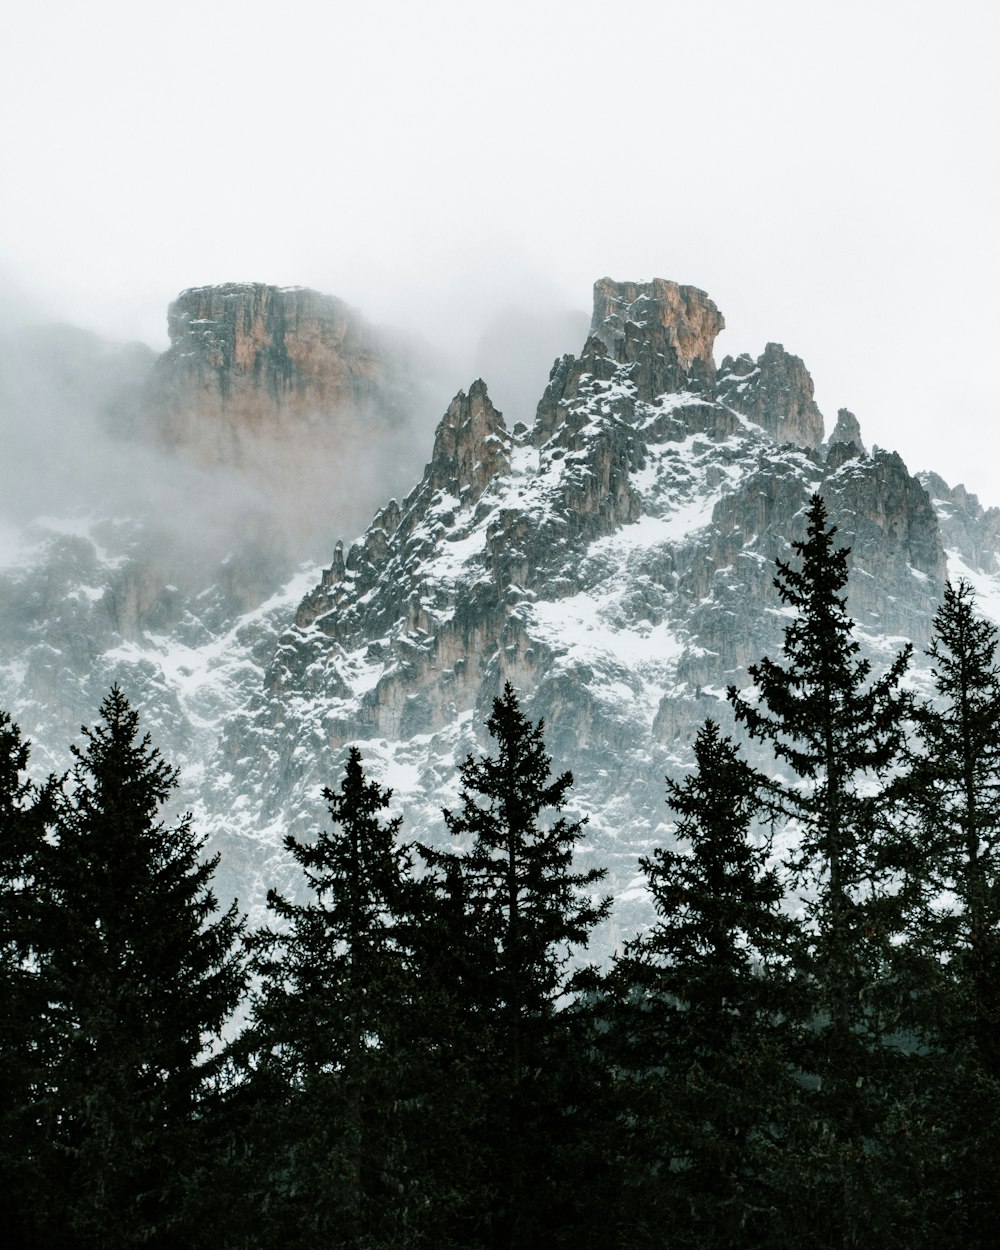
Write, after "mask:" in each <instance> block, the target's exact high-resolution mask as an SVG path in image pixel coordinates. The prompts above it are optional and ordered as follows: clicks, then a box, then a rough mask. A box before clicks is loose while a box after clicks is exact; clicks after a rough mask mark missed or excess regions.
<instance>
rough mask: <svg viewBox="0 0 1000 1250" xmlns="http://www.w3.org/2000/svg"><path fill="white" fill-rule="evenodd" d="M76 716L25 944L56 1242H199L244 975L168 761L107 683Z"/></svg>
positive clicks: (230, 915) (236, 925)
mask: <svg viewBox="0 0 1000 1250" xmlns="http://www.w3.org/2000/svg"><path fill="white" fill-rule="evenodd" d="M101 717H102V718H103V723H100V724H98V725H97V727H96V728H94V729H86V728H85V729H84V730H83V733H84V737H85V744H84V746H83V747H77V746H74V747H73V748H72V750H73V755H74V757H75V760H76V763H75V766H74V768H73V770H72V774H71V783H70V786H69V789H68V792H66V793H65V794H64V795H63V796H61V798H60V803H59V807H58V814H57V827H58V837H57V842H56V844H55V846H54V847H52V848H51V853H50V854H49V856H48V863H47V866H46V873H45V887H46V890H47V893H48V895H49V902H50V910H49V913H48V914H49V922H50V926H51V927H50V932H49V934H48V940H47V942H46V947H45V949H44V951H43V952H42V957H41V975H42V977H43V978H44V983H45V990H46V993H47V996H48V1002H49V1008H48V1015H49V1025H50V1027H51V1030H52V1035H53V1036H54V1038H55V1044H54V1046H53V1049H52V1052H51V1053H50V1054H49V1055H48V1056H47V1061H48V1071H47V1086H48V1088H47V1091H46V1096H45V1099H44V1102H45V1110H46V1111H47V1125H48V1129H49V1132H50V1134H51V1150H50V1154H49V1160H48V1170H47V1178H46V1179H47V1181H48V1183H49V1186H50V1195H51V1201H50V1204H49V1215H50V1225H49V1228H48V1231H47V1239H48V1240H49V1241H51V1242H53V1243H55V1244H60V1245H62V1244H66V1245H72V1246H94V1247H102V1250H110V1248H113V1247H125V1246H138V1245H153V1246H175V1245H184V1246H192V1245H197V1244H199V1227H200V1225H199V1220H200V1217H201V1215H202V1214H203V1212H202V1211H201V1210H200V1209H199V1195H198V1194H197V1193H194V1192H192V1186H191V1185H190V1184H189V1183H188V1180H189V1178H192V1177H194V1176H197V1175H198V1174H199V1169H200V1168H202V1167H204V1166H206V1162H207V1161H206V1158H205V1151H207V1150H208V1149H209V1148H210V1143H209V1142H208V1141H207V1140H206V1136H205V1134H206V1129H207V1124H206V1116H207V1106H206V1104H207V1102H208V1100H209V1096H210V1094H211V1091H212V1086H213V1081H214V1078H215V1075H216V1073H217V1070H218V1065H219V1057H218V1047H219V1043H220V1037H221V1033H222V1030H223V1028H224V1026H225V1025H226V1023H227V1021H228V1020H229V1019H230V1016H231V1014H232V1012H233V1010H234V1008H235V1007H236V1005H237V1004H238V1002H239V1000H240V996H241V993H242V991H243V988H244V984H245V974H244V969H243V960H242V947H241V943H240V938H241V933H242V927H243V922H242V920H241V919H240V917H239V916H238V914H237V911H236V905H235V904H233V906H232V907H231V908H230V909H229V910H228V911H227V912H226V913H224V914H221V915H220V914H219V913H218V911H217V905H216V900H215V897H214V895H213V893H212V891H211V888H210V882H211V878H212V874H213V872H214V870H215V866H216V863H217V857H216V858H214V859H205V858H203V854H202V852H203V849H204V840H203V839H200V838H198V837H197V836H196V835H195V833H194V832H193V831H192V828H191V823H190V819H189V817H183V818H182V819H180V820H179V821H177V822H176V823H166V822H165V821H164V820H163V819H162V813H161V809H162V808H163V807H164V805H165V804H166V803H167V802H168V800H169V798H170V796H171V794H172V792H173V790H174V789H175V787H176V785H177V773H176V771H175V770H174V769H173V768H171V767H170V766H169V765H168V764H167V763H166V762H165V761H164V760H163V759H162V758H161V757H160V754H159V752H158V751H157V750H156V749H155V748H153V747H152V746H151V743H150V739H149V735H148V734H147V735H145V736H143V737H141V738H140V737H139V728H138V715H137V713H136V712H135V711H134V710H133V709H132V708H131V707H130V706H129V703H128V701H127V699H126V698H125V696H124V694H123V693H122V692H121V690H120V689H118V688H117V687H115V688H114V689H113V690H112V691H111V693H110V694H109V695H108V697H107V698H106V699H105V700H104V702H103V704H102V705H101Z"/></svg>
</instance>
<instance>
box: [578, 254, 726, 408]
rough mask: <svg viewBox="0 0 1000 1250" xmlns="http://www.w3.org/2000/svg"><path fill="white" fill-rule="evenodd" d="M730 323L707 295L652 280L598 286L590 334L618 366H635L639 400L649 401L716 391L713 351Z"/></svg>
mask: <svg viewBox="0 0 1000 1250" xmlns="http://www.w3.org/2000/svg"><path fill="white" fill-rule="evenodd" d="M725 325H726V323H725V320H724V319H723V316H722V313H720V312H719V310H718V308H716V306H715V304H713V303H712V301H711V300H710V299H709V298H708V296H707V295H706V294H705V292H704V291H699V290H698V288H697V287H694V286H679V285H678V284H677V283H676V282H665V281H664V280H663V279H662V278H654V279H653V281H652V282H615V281H613V280H612V279H611V278H601V279H600V281H598V282H595V283H594V315H593V319H592V320H591V323H590V333H591V336H592V337H593V338H595V339H598V340H599V341H600V342H602V343H603V344H604V346H605V347H606V348H607V350H608V355H609V356H610V357H611V359H612V360H613V361H614V363H615V364H616V365H627V366H631V368H630V370H629V378H630V380H631V381H632V383H633V384H634V386H635V388H636V397H637V398H638V399H640V400H642V401H643V402H645V403H649V402H651V401H652V400H653V399H654V398H655V397H656V396H657V395H663V394H669V393H672V392H675V391H682V390H683V391H707V392H708V393H709V394H710V393H711V391H712V387H713V384H714V382H715V360H714V357H713V355H712V350H713V348H714V345H715V340H716V338H717V336H718V335H719V333H720V332H721V331H722V330H724V329H725Z"/></svg>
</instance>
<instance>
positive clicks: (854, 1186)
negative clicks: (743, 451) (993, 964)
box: [729, 495, 912, 1246]
mask: <svg viewBox="0 0 1000 1250" xmlns="http://www.w3.org/2000/svg"><path fill="white" fill-rule="evenodd" d="M806 519H807V529H806V538H805V540H804V541H802V542H796V543H793V549H794V551H795V553H796V555H797V556H798V557H799V561H800V567H798V568H793V567H792V565H791V564H790V563H787V562H784V561H780V560H779V561H778V574H777V577H776V579H775V586H776V588H777V590H778V593H779V595H780V597H781V600H782V602H783V603H785V604H787V605H788V606H789V607H791V608H792V609H793V610H794V611H795V614H796V615H795V619H794V620H793V621H792V623H791V624H790V625H789V626H788V628H787V629H786V631H785V643H784V656H785V663H784V664H781V663H778V662H776V661H773V660H770V659H764V660H762V661H761V662H760V663H759V664H758V665H756V666H754V667H752V668H751V669H750V676H751V678H752V680H753V682H754V683H755V685H756V688H757V696H758V697H757V701H751V700H750V699H748V698H746V697H742V696H740V695H739V694H738V693H737V692H736V690H735V689H734V688H731V689H730V691H729V698H730V702H731V703H732V705H733V709H734V711H735V714H736V718H737V721H739V722H741V723H742V724H744V725H745V726H746V728H747V730H748V731H749V733H750V735H751V737H753V738H757V739H760V740H763V741H766V742H768V743H769V744H770V745H771V748H772V750H773V751H774V753H775V755H776V756H777V757H778V759H779V760H781V761H782V762H783V763H785V764H786V765H787V766H788V767H789V768H790V769H791V771H792V773H793V774H794V776H795V778H796V781H795V783H794V784H792V785H789V786H786V787H785V788H784V792H783V795H782V799H781V807H782V809H783V810H784V812H785V813H786V814H787V815H788V816H789V817H790V818H791V820H792V821H793V827H794V829H795V831H796V833H797V837H798V849H797V851H796V852H795V854H794V857H793V867H794V870H795V875H796V879H797V881H798V882H799V884H800V886H801V887H802V890H803V900H802V901H803V913H804V923H803V942H802V950H801V953H800V957H799V958H800V963H801V968H802V975H801V976H800V977H799V981H798V983H799V985H800V986H801V987H802V989H803V991H808V1001H809V1003H810V1005H811V1012H812V1015H813V1028H812V1031H811V1034H810V1037H811V1040H812V1046H811V1056H810V1057H808V1058H807V1059H806V1060H805V1063H806V1067H807V1069H808V1070H809V1072H810V1073H811V1076H812V1078H813V1079H814V1080H815V1083H816V1090H815V1093H814V1096H813V1099H812V1102H813V1113H814V1115H813V1117H812V1118H811V1119H810V1120H809V1121H808V1123H809V1124H811V1125H812V1126H813V1128H812V1129H811V1132H810V1135H809V1136H808V1137H807V1139H806V1140H805V1141H804V1143H803V1150H804V1152H805V1153H804V1157H803V1161H802V1166H803V1168H804V1169H805V1170H806V1174H807V1175H811V1176H812V1184H811V1190H808V1189H807V1191H806V1192H807V1194H808V1197H807V1199H806V1202H807V1206H808V1207H809V1209H810V1210H811V1211H812V1212H813V1213H815V1211H817V1210H820V1209H822V1210H824V1213H825V1222H824V1224H823V1232H822V1234H821V1236H822V1238H823V1240H822V1242H821V1244H824V1245H826V1244H841V1245H844V1246H854V1245H861V1244H870V1242H871V1239H872V1238H873V1237H882V1238H883V1239H885V1240H886V1241H888V1239H889V1236H890V1234H889V1231H888V1229H889V1227H890V1226H891V1224H892V1221H893V1220H894V1219H895V1213H894V1212H893V1211H891V1210H889V1209H888V1208H887V1206H886V1204H885V1202H884V1195H878V1194H877V1193H876V1181H875V1179H874V1176H873V1168H874V1158H875V1156H876V1155H878V1154H879V1149H880V1148H876V1146H875V1143H876V1141H877V1139H878V1135H879V1132H880V1126H881V1125H882V1124H883V1122H884V1121H885V1120H886V1117H887V1115H888V1107H889V1100H890V1094H891V1090H892V1088H893V1085H892V1082H891V1080H890V1072H891V1069H892V1067H893V1062H892V1061H893V1060H894V1059H895V1058H896V1057H897V1056H896V1054H895V1053H894V1052H892V1051H891V1050H890V1048H889V1047H887V1046H886V1045H885V1041H886V1038H887V1035H888V1033H889V1032H890V1031H891V1030H892V1029H893V1028H894V1027H895V1025H896V1023H897V1020H896V1017H895V1015H894V1014H893V1013H894V1009H895V1006H896V1003H897V999H896V995H895V994H894V993H893V992H892V990H893V984H892V977H891V976H890V968H891V964H892V960H893V949H894V938H895V937H896V936H897V935H898V932H899V928H900V924H901V921H900V917H899V908H900V899H899V897H898V893H897V891H896V888H895V880H894V876H893V873H892V871H891V867H892V865H891V863H890V862H888V861H887V857H886V855H885V853H884V844H885V843H886V841H887V839H886V837H885V836H884V835H885V833H886V816H887V806H886V797H885V786H886V778H887V776H888V773H889V771H890V770H891V769H892V767H893V766H894V765H895V764H896V763H897V762H898V760H899V756H900V752H901V748H902V743H903V735H904V729H905V717H906V712H907V707H908V701H907V699H906V697H905V695H904V694H903V693H902V692H901V691H900V681H901V678H902V676H903V674H904V672H905V670H906V667H907V664H908V662H909V658H910V654H911V651H912V648H911V647H910V646H907V647H905V648H904V649H903V651H902V652H900V654H899V655H898V656H897V657H896V659H895V661H894V662H893V663H892V664H891V665H890V667H889V669H888V671H887V672H886V673H885V674H884V675H883V676H882V677H879V678H877V679H874V680H872V679H871V665H870V663H869V662H868V661H867V660H866V659H864V658H862V657H861V655H860V646H859V644H858V641H857V639H856V638H855V636H854V622H853V621H852V620H851V618H850V616H849V615H848V613H847V601H846V596H845V595H844V593H843V592H844V590H845V587H846V585H847V576H848V572H847V557H848V555H849V550H848V549H846V548H838V547H837V546H836V545H835V543H834V536H835V534H836V529H835V527H829V528H828V526H827V511H826V507H825V505H824V503H823V500H822V498H821V497H820V496H819V495H814V496H813V497H812V500H811V502H810V505H809V508H808V512H807V518H806ZM816 1228H817V1225H816V1221H815V1219H814V1218H810V1219H809V1221H808V1223H807V1225H806V1227H805V1228H804V1229H803V1230H802V1235H803V1236H805V1237H807V1238H808V1237H812V1236H815V1235H816ZM807 1244H812V1243H811V1242H808V1243H807Z"/></svg>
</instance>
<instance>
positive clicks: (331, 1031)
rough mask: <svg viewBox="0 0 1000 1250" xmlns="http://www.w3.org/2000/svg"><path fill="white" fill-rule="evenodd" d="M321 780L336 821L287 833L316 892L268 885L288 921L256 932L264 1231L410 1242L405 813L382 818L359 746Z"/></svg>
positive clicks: (296, 1239) (267, 1238) (273, 904)
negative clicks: (328, 782)
mask: <svg viewBox="0 0 1000 1250" xmlns="http://www.w3.org/2000/svg"><path fill="white" fill-rule="evenodd" d="M323 793H324V797H325V799H326V801H327V805H328V808H329V812H330V817H331V820H332V822H333V824H334V830H333V831H323V832H321V833H320V834H319V835H318V836H317V837H316V839H315V840H314V841H312V842H308V843H306V842H300V841H298V840H297V839H296V838H294V837H291V836H289V837H287V838H286V839H285V846H286V848H287V850H288V851H289V852H290V853H291V855H292V856H293V857H294V859H295V860H296V862H297V863H298V864H299V865H300V867H301V868H302V870H303V872H304V874H305V878H306V882H307V884H308V886H309V890H310V892H311V897H310V899H309V900H308V901H307V902H305V903H298V902H295V901H293V900H290V899H288V898H285V897H284V896H282V895H280V894H278V893H277V892H276V891H274V890H272V891H270V892H269V893H268V905H269V907H270V908H271V910H272V911H273V912H274V913H275V914H276V916H277V917H278V919H279V920H280V921H281V926H280V928H279V929H278V930H277V931H275V932H265V933H263V934H261V935H259V936H258V938H257V945H258V950H259V957H258V961H257V970H258V972H259V974H260V976H261V985H260V990H259V992H258V993H257V995H256V996H255V999H254V1003H253V1010H252V1018H251V1025H250V1029H249V1030H248V1033H247V1036H246V1038H245V1039H244V1041H243V1044H242V1045H243V1048H244V1049H245V1050H246V1051H248V1053H249V1056H250V1060H249V1062H250V1066H251V1070H252V1073H253V1077H252V1080H251V1090H252V1091H253V1093H254V1097H255V1099H256V1100H257V1104H258V1110H257V1126H256V1132H257V1133H258V1134H259V1135H260V1137H261V1139H262V1140H261V1142H260V1145H261V1146H262V1151H261V1153H260V1155H259V1156H258V1157H257V1158H256V1159H253V1158H252V1159H251V1160H250V1164H251V1169H252V1170H255V1171H260V1173H261V1175H262V1177H263V1179H264V1182H265V1184H266V1186H267V1187H268V1191H269V1192H268V1193H266V1194H265V1195H264V1197H263V1203H262V1205H263V1207H264V1208H265V1209H266V1210H267V1212H268V1213H267V1214H266V1215H265V1218H264V1222H263V1224H261V1225H260V1226H259V1227H258V1228H257V1230H256V1232H257V1244H261V1245H268V1246H269V1245H273V1244H277V1242H278V1241H279V1240H280V1243H281V1244H282V1245H286V1246H298V1245H301V1246H315V1245H318V1244H323V1245H331V1246H333V1245H343V1246H350V1247H362V1246H364V1247H368V1246H377V1245H394V1246H401V1245H404V1244H406V1240H405V1239H406V1237H407V1235H408V1234H407V1225H408V1222H409V1221H411V1219H412V1218H413V1216H412V1213H411V1211H410V1210H409V1205H408V1204H409V1202H410V1196H408V1194H407V1179H406V1178H407V1173H406V1166H407V1165H406V1164H405V1163H404V1160H403V1158H402V1152H401V1146H402V1144H403V1140H404V1136H405V1134H404V1130H403V1123H402V1120H401V1119H400V1116H399V1104H400V1102H401V1100H405V1089H404V1088H402V1086H401V1082H402V1080H403V1072H404V1067H405V1065H404V1063H403V1058H402V1057H403V1055H404V1053H405V1052H406V1048H407V1045H408V1041H407V1022H406V1009H407V967H406V953H405V948H404V944H403V941H402V929H401V924H400V917H401V915H402V911H403V900H404V894H405V892H406V889H407V885H406V882H407V877H408V872H409V854H408V852H407V850H406V849H405V848H400V847H399V846H397V837H398V834H399V830H400V825H401V820H400V819H399V818H396V819H393V820H388V821H384V820H382V819H381V815H380V814H381V813H382V812H383V811H384V810H385V808H386V807H387V806H388V803H389V800H390V798H391V792H390V791H388V790H383V789H382V788H381V787H380V786H379V785H378V784H377V783H375V782H370V781H368V780H367V779H366V777H365V773H364V769H363V767H362V762H361V755H360V753H359V751H358V750H357V748H356V747H352V748H351V750H350V753H349V756H348V761H347V767H346V770H345V773H344V778H343V781H342V783H341V787H340V789H339V790H338V791H333V790H330V789H326V790H324V792H323ZM262 1158H263V1159H264V1160H266V1162H265V1163H264V1164H263V1166H262V1164H261V1160H262ZM414 1200H415V1199H414Z"/></svg>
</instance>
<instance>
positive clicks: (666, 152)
mask: <svg viewBox="0 0 1000 1250" xmlns="http://www.w3.org/2000/svg"><path fill="white" fill-rule="evenodd" d="M998 14H1000V5H998V4H997V3H996V0H992V2H991V3H978V2H976V0H951V3H948V4H942V3H940V2H939V0H938V2H936V3H927V2H924V0H905V2H899V3H896V2H880V0H867V2H866V3H853V2H851V0H837V2H836V3H828V2H826V0H820V2H818V3H817V2H816V0H813V2H812V3H805V2H804V0H788V2H779V0H775V2H771V3H766V2H761V3H755V2H753V0H728V2H727V0H716V2H712V0H686V2H685V3H677V2H675V0H660V2H659V3H655V2H652V0H632V2H631V3H627V4H620V5H613V4H610V3H607V2H605V3H592V2H591V0H573V2H572V3H571V2H568V0H548V2H546V0H504V3H499V4H490V5H484V4H480V3H475V2H474V0H461V2H453V0H425V3H423V4H416V3H413V0H409V2H405V0H350V2H345V0H325V2H324V3H318V2H317V3H313V2H311V0H284V3H282V4H276V3H274V2H273V0H271V2H270V3H266V4H264V3H257V2H256V0H239V2H230V0H198V2H196V3H192V2H190V0H173V2H172V3H170V4H160V5H156V6H153V5H149V4H139V3H136V2H135V0H91V2H90V3H88V4H80V3H79V2H78V0H72V2H69V0H33V3H31V4H28V3H21V4H18V5H17V6H16V7H15V8H13V9H11V10H10V11H8V13H7V14H6V16H5V19H4V31H3V45H2V51H0V117H2V118H3V122H2V125H0V170H2V178H3V186H4V191H3V194H2V197H0V280H2V284H3V288H4V290H5V292H6V295H5V307H6V308H7V309H10V308H13V307H15V305H16V304H17V302H18V296H17V290H18V289H19V290H20V292H21V297H20V298H21V302H22V303H24V302H28V303H31V302H34V303H35V304H36V305H37V306H38V307H39V309H40V310H41V311H42V312H44V313H45V314H47V315H49V316H55V317H59V318H62V319H68V320H72V321H75V322H77V323H79V324H83V325H87V326H89V327H91V328H94V329H97V330H100V331H101V332H103V333H106V334H109V335H111V336H114V337H119V338H122V337H124V338H143V339H145V340H146V341H147V342H151V343H153V345H154V346H157V347H162V346H163V345H164V344H165V311H166V305H167V303H168V301H169V300H170V299H171V298H172V297H173V296H174V295H175V294H176V293H177V292H178V291H179V290H180V289H182V288H183V287H186V286H193V285H200V284H202V283H208V282H222V281H233V280H253V281H266V282H275V283H279V284H293V283H301V284H304V285H310V286H316V287H319V288H320V289H323V290H326V291H329V292H331V293H333V294H337V295H340V296H341V297H343V298H345V299H348V300H349V301H351V302H352V303H354V304H355V305H357V306H358V307H359V308H361V309H362V311H363V312H365V313H366V315H367V316H368V317H369V318H370V319H372V320H376V321H397V322H398V321H406V322H409V323H410V324H412V325H415V326H417V328H419V329H421V330H422V331H423V332H424V333H425V334H427V335H428V336H430V337H432V338H433V337H435V336H447V337H448V338H449V339H450V340H452V341H453V342H454V343H456V344H458V346H459V347H460V348H461V349H462V350H467V351H468V353H469V358H470V359H471V358H472V355H473V353H474V347H475V343H476V341H477V339H478V336H479V334H480V333H481V332H482V330H483V329H484V328H485V327H486V325H487V324H488V322H489V321H490V319H491V317H492V316H493V315H495V314H498V313H500V312H502V311H503V310H505V309H507V308H509V307H511V306H519V307H523V308H525V309H528V310H543V311H552V312H557V311H559V310H562V309H571V308H581V309H588V310H589V305H590V289H591V285H592V283H593V281H594V280H595V279H596V278H598V277H601V276H604V275H606V274H607V275H610V276H612V277H615V278H637V279H641V278H650V277H653V276H658V277H664V278H672V279H674V280H676V281H680V282H688V283H692V284H694V285H696V286H700V287H702V288H704V289H705V290H707V291H708V292H709V294H710V295H711V296H712V297H713V299H714V300H715V301H716V303H717V304H718V305H719V307H720V308H721V309H722V311H723V313H724V314H725V317H726V320H727V323H728V329H727V330H726V332H725V334H724V336H723V338H722V339H721V340H720V343H719V350H718V352H717V356H718V357H719V358H720V359H721V356H722V354H723V353H724V352H727V351H728V352H733V353H735V352H738V351H741V350H750V351H752V352H754V353H755V354H756V353H758V352H759V351H761V350H762V348H763V346H764V343H765V342H766V341H767V340H768V339H775V340H778V341H780V342H783V343H784V344H785V346H786V347H787V348H788V349H789V350H790V351H793V352H795V353H797V354H798V355H800V356H802V357H803V358H804V360H805V361H806V364H807V365H808V366H809V368H810V370H811V371H812V374H813V377H814V379H815V381H816V386H817V398H818V400H819V402H820V406H821V407H822V408H823V411H824V413H825V414H826V416H827V421H828V428H829V427H830V426H831V425H832V422H833V420H834V419H835V416H836V410H837V408H838V407H840V406H847V407H849V408H851V409H852V410H853V411H854V412H855V413H856V414H857V415H858V417H859V419H860V420H861V424H862V431H863V433H864V435H865V438H866V440H867V442H868V443H869V444H871V443H872V442H877V443H879V444H880V445H882V446H888V447H893V448H896V449H898V450H899V451H900V452H901V453H902V454H903V456H904V458H905V459H906V461H907V463H908V464H909V465H910V467H911V468H912V469H917V468H925V467H927V468H934V469H937V470H938V471H939V472H941V473H942V474H943V475H944V476H945V477H946V478H947V479H948V480H949V481H951V482H953V483H954V482H957V481H964V482H965V483H966V484H967V485H968V486H969V487H970V488H971V489H974V490H976V491H977V492H978V493H979V494H980V495H981V497H982V499H983V502H984V503H990V504H1000V455H998V452H1000V423H998V417H1000V412H998V399H997V396H998V393H1000V388H998V385H997V381H996V375H997V369H998V363H997V360H996V352H997V346H998V343H1000V304H998V301H997V299H996V292H997V288H998V285H1000V284H998V278H1000V272H998V271H1000V246H998V243H997V230H998V223H1000V211H998V210H1000V204H998V199H1000V196H998V187H1000V169H998V165H1000V155H998V154H1000V144H998V134H1000V127H998V121H1000V117H998V113H1000V107H998V95H1000V90H998V86H997V83H998V71H997V63H998V54H1000V48H998V38H997V37H998V34H1000V16H998ZM580 346H581V344H580V343H579V342H567V343H566V344H565V345H564V350H574V351H575V350H578V349H579V347H580ZM470 380H471V379H465V378H462V379H459V382H460V383H464V384H467V383H468V381H470ZM487 381H489V378H487ZM542 381H544V378H543V379H542ZM449 398H450V395H442V396H441V405H440V407H441V410H442V411H443V410H444V407H445V406H446V404H447V401H448V399H449ZM519 415H520V414H519Z"/></svg>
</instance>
